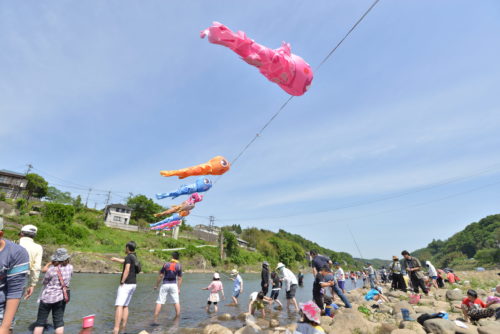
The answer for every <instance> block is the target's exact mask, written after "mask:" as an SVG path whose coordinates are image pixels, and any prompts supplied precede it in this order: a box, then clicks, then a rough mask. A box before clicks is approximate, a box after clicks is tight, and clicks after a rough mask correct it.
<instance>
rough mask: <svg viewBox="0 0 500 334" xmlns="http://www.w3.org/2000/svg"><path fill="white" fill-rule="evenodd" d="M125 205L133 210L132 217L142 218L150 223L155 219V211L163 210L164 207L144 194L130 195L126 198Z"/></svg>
mask: <svg viewBox="0 0 500 334" xmlns="http://www.w3.org/2000/svg"><path fill="white" fill-rule="evenodd" d="M127 206H128V207H129V208H131V209H132V210H133V211H132V219H134V220H139V219H144V220H145V221H147V222H148V223H152V222H154V221H156V220H157V218H155V217H154V214H155V213H158V212H161V211H163V210H165V208H164V207H162V206H161V205H159V204H156V203H155V202H154V201H153V200H152V199H151V198H148V197H146V196H144V195H137V196H134V197H130V198H129V199H128V200H127Z"/></svg>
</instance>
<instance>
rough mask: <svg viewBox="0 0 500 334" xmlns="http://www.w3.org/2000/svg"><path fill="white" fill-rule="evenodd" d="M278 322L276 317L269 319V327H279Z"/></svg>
mask: <svg viewBox="0 0 500 334" xmlns="http://www.w3.org/2000/svg"><path fill="white" fill-rule="evenodd" d="M279 325H280V322H279V320H278V319H271V320H270V321H269V327H271V328H274V327H279Z"/></svg>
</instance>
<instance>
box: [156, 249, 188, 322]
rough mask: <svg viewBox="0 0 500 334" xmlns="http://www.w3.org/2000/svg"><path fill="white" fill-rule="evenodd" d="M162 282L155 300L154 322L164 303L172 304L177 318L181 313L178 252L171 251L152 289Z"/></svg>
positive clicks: (180, 275)
mask: <svg viewBox="0 0 500 334" xmlns="http://www.w3.org/2000/svg"><path fill="white" fill-rule="evenodd" d="M160 282H162V285H161V288H160V293H159V294H158V299H157V300H156V307H155V312H154V316H153V319H154V322H155V323H156V322H158V316H159V315H160V311H161V307H162V305H164V304H165V303H167V304H173V305H174V308H175V317H176V318H178V317H179V315H180V314H181V304H180V302H179V295H180V293H181V285H182V265H181V264H180V262H179V252H173V253H172V259H171V260H170V262H167V263H165V264H164V265H163V267H162V268H161V269H160V275H159V276H158V279H157V280H156V285H155V286H154V289H157V288H158V286H159V285H160Z"/></svg>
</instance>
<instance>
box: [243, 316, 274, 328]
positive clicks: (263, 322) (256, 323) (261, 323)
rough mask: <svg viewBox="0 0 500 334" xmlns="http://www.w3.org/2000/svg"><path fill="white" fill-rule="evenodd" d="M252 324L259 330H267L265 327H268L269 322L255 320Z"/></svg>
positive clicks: (259, 319)
mask: <svg viewBox="0 0 500 334" xmlns="http://www.w3.org/2000/svg"><path fill="white" fill-rule="evenodd" d="M254 324H255V325H257V326H258V327H260V328H267V327H269V320H266V319H262V318H257V319H256V320H255V321H254ZM247 325H250V324H249V323H247Z"/></svg>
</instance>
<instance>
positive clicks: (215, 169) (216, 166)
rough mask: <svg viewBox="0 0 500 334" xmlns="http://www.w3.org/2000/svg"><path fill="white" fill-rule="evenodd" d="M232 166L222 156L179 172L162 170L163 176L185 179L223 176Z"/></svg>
mask: <svg viewBox="0 0 500 334" xmlns="http://www.w3.org/2000/svg"><path fill="white" fill-rule="evenodd" d="M230 167H231V164H230V163H229V162H228V161H227V160H226V159H225V158H224V157H221V156H220V155H218V156H216V157H215V158H212V159H210V160H209V161H208V162H206V163H204V164H200V165H196V166H192V167H188V168H182V169H177V170H162V171H161V172H160V174H161V175H163V176H167V177H168V176H178V177H179V179H184V178H186V177H188V176H195V175H222V174H224V173H225V172H227V171H228V170H229V168H230Z"/></svg>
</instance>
